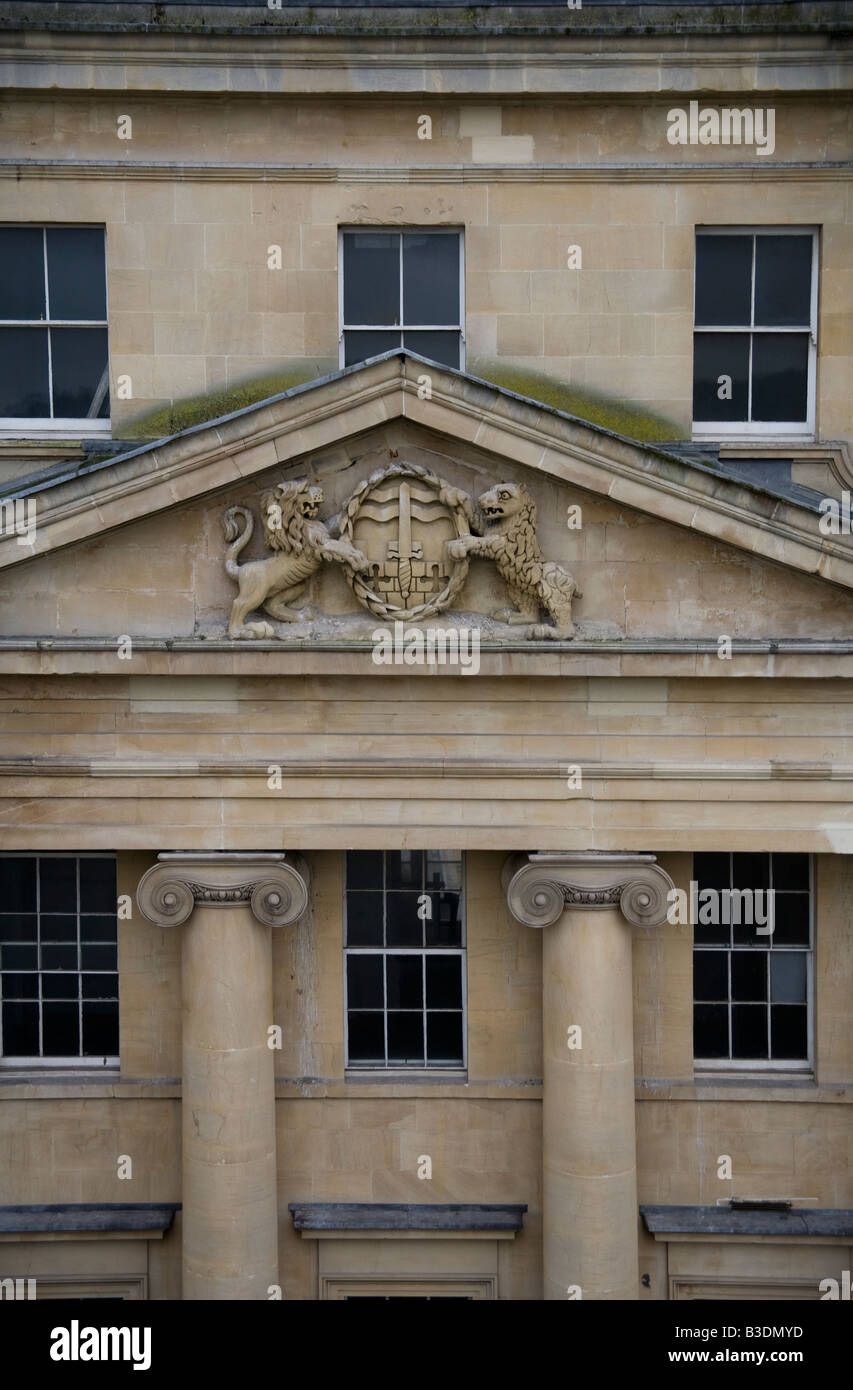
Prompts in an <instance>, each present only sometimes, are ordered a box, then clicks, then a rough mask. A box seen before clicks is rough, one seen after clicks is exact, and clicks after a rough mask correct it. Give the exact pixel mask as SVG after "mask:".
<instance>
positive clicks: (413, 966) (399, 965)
mask: <svg viewBox="0 0 853 1390" xmlns="http://www.w3.org/2000/svg"><path fill="white" fill-rule="evenodd" d="M386 970H387V979H388V1008H389V1009H420V1008H423V1002H424V990H423V956H421V955H420V954H418V955H416V956H388V957H387V959H386Z"/></svg>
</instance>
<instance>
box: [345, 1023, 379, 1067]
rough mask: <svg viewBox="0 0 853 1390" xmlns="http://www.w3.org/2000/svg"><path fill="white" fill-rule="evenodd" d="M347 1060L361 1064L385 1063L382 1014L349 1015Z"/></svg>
mask: <svg viewBox="0 0 853 1390" xmlns="http://www.w3.org/2000/svg"><path fill="white" fill-rule="evenodd" d="M349 1058H350V1061H351V1062H361V1063H365V1062H384V1061H385V1016H384V1014H382V1013H369V1014H357V1013H351V1014H350V1016H349Z"/></svg>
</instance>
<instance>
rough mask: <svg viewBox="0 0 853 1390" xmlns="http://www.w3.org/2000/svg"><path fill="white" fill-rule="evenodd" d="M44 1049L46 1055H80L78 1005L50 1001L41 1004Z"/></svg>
mask: <svg viewBox="0 0 853 1390" xmlns="http://www.w3.org/2000/svg"><path fill="white" fill-rule="evenodd" d="M41 1031H42V1050H43V1055H44V1056H45V1057H68V1056H71V1057H76V1056H79V1055H80V1022H79V1018H78V1010H77V1005H76V1004H74V1003H71V1002H50V1003H47V1002H45V1003H43V1004H42V1006H41Z"/></svg>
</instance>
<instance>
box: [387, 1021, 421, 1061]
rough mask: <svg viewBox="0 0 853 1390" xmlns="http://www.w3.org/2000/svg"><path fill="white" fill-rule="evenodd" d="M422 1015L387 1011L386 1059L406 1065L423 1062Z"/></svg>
mask: <svg viewBox="0 0 853 1390" xmlns="http://www.w3.org/2000/svg"><path fill="white" fill-rule="evenodd" d="M424 1060H425V1059H424V1024H423V1015H422V1014H421V1013H420V1012H418V1013H410V1014H408V1013H392V1012H390V1011H389V1013H388V1061H389V1062H398V1063H405V1064H406V1065H407V1066H423V1064H424Z"/></svg>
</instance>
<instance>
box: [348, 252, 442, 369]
mask: <svg viewBox="0 0 853 1390" xmlns="http://www.w3.org/2000/svg"><path fill="white" fill-rule="evenodd" d="M463 264H464V261H463V249H462V233H461V232H447V231H443V230H442V231H405V232H397V231H385V230H379V229H374V228H364V229H362V230H359V231H342V232H341V234H340V267H339V271H340V273H339V280H338V283H339V286H340V333H341V366H342V367H349V366H351V365H352V364H353V363H354V362H363V361H364V360H365V359H366V358H368V357H377V356H378V355H379V354H380V353H382V352H390V351H391V350H392V349H393V348H399V347H407V348H410V349H411V350H412V352H416V353H418V355H419V356H420V357H429V358H431V359H432V361H434V362H441V363H443V364H444V365H445V366H448V367H462V366H464V358H463V353H464V338H465V331H464V323H465V317H464V306H463V269H462V268H463Z"/></svg>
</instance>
